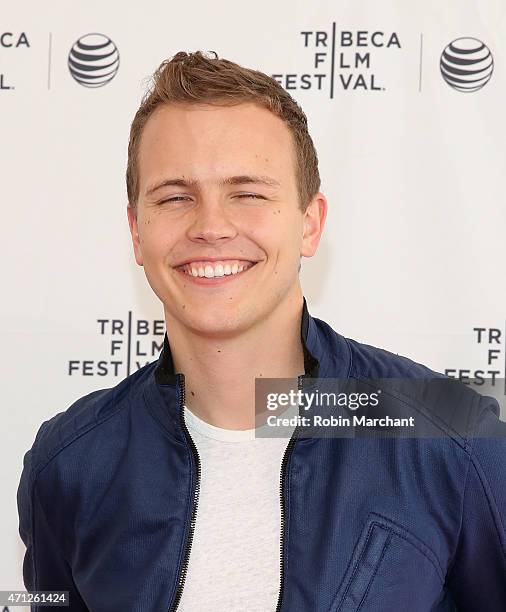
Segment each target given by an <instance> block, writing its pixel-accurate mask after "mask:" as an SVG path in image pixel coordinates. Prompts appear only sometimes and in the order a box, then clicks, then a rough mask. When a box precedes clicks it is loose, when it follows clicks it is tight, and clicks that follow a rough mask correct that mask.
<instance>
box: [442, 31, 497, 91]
mask: <svg viewBox="0 0 506 612" xmlns="http://www.w3.org/2000/svg"><path fill="white" fill-rule="evenodd" d="M439 67H440V69H441V74H442V75H443V79H444V80H445V81H446V82H447V83H448V85H450V86H451V87H453V89H456V90H457V91H464V92H471V91H477V90H478V89H481V88H482V87H483V86H484V85H485V84H486V83H488V81H489V80H490V77H491V76H492V72H493V70H494V59H493V57H492V53H490V49H489V48H488V47H487V46H486V45H485V44H484V43H482V42H481V40H478V39H477V38H457V39H456V40H454V41H453V42H451V43H450V44H449V45H448V46H447V47H446V48H445V49H444V51H443V53H442V54H441V60H440V62H439Z"/></svg>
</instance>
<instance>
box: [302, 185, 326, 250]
mask: <svg viewBox="0 0 506 612" xmlns="http://www.w3.org/2000/svg"><path fill="white" fill-rule="evenodd" d="M327 206H328V205H327V199H326V198H325V196H324V195H323V193H321V192H318V193H317V194H316V195H315V197H314V198H313V199H312V200H311V202H310V203H309V204H308V206H307V208H306V211H305V212H304V218H303V234H302V245H301V249H300V254H301V256H304V257H312V256H313V255H314V254H315V253H316V249H317V248H318V244H319V242H320V238H321V235H322V232H323V227H324V225H325V219H326V218H327Z"/></svg>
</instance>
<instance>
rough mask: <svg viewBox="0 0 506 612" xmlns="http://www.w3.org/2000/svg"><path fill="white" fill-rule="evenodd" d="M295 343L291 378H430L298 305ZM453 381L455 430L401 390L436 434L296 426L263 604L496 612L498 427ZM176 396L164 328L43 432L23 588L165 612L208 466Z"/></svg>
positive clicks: (287, 608) (78, 605)
mask: <svg viewBox="0 0 506 612" xmlns="http://www.w3.org/2000/svg"><path fill="white" fill-rule="evenodd" d="M301 341H302V347H303V349H304V362H305V374H304V375H303V376H301V377H299V383H300V382H301V380H300V379H305V378H309V377H310V378H312V379H316V378H320V379H326V378H339V379H345V380H360V379H364V378H368V379H374V378H378V379H379V378H385V379H386V378H391V379H403V380H406V379H410V378H422V379H423V378H427V377H431V376H433V375H434V374H435V373H434V372H431V371H430V370H428V369H427V368H426V367H424V366H422V365H420V364H417V363H415V362H413V361H411V360H409V359H407V358H405V357H401V356H398V355H394V354H392V353H389V352H387V351H385V350H382V349H378V348H375V347H371V346H368V345H365V344H361V343H358V342H356V341H353V340H350V339H347V338H344V337H343V336H341V335H339V334H338V333H336V332H335V331H334V330H333V329H332V328H331V327H330V326H329V325H328V324H327V323H325V322H324V321H322V320H320V319H317V318H315V317H312V316H310V314H309V313H308V310H307V305H306V300H305V299H304V305H303V312H302V324H301ZM439 376H441V375H439ZM455 385H456V387H455V389H456V390H455V393H456V394H457V402H456V403H457V404H458V411H459V418H458V419H456V420H455V419H452V414H454V413H452V411H449V410H446V409H445V406H443V405H442V403H443V402H441V401H433V399H431V398H432V396H431V394H430V393H428V394H424V393H422V394H420V395H419V396H418V397H414V398H410V397H409V393H407V394H406V393H405V392H404V394H403V395H402V402H403V410H412V411H413V413H416V415H417V418H418V419H422V420H423V422H424V423H425V427H426V429H427V428H428V429H429V430H430V429H431V428H432V429H433V430H434V432H437V435H433V436H432V435H429V436H426V437H417V438H414V437H413V438H409V439H406V438H397V437H389V438H383V437H377V438H375V437H365V436H363V437H353V436H352V437H346V436H343V437H317V436H309V435H308V436H305V435H304V428H303V427H302V430H301V428H300V427H297V428H296V429H295V431H294V432H293V435H292V437H291V438H290V440H289V441H287V447H286V451H285V454H284V458H283V462H282V465H281V466H280V512H281V517H282V521H281V525H282V528H281V535H280V588H279V599H278V604H277V609H276V612H359V611H360V612H429V611H434V612H443V611H444V612H449V611H455V610H458V611H460V612H464V611H465V612H504V611H506V532H505V528H506V431H505V430H506V424H504V423H503V422H502V421H500V420H499V410H498V405H497V402H496V401H495V400H493V399H491V398H487V397H484V396H482V395H480V394H478V393H476V392H475V391H473V390H471V389H470V388H468V387H465V386H464V385H461V384H460V383H455ZM392 397H393V396H392ZM184 401H185V400H184V375H183V374H182V373H176V372H174V367H173V362H172V357H171V351H170V346H169V341H168V338H167V335H166V336H165V339H164V347H163V350H162V352H161V354H160V357H159V359H158V360H157V361H155V362H153V363H150V364H148V365H146V366H145V367H143V368H141V369H140V370H138V371H137V372H135V373H134V374H132V375H130V376H128V377H127V378H126V379H125V380H123V381H122V382H120V383H119V384H118V385H117V386H115V387H114V388H111V389H105V390H100V391H95V392H93V393H90V394H89V395H87V396H85V397H83V398H81V399H79V400H78V401H76V402H75V403H74V404H73V405H72V406H70V408H68V409H67V410H66V411H64V412H61V413H58V414H56V415H55V416H54V417H53V418H51V419H49V420H48V421H45V422H44V423H43V424H42V425H41V427H40V429H39V431H38V432H37V436H36V438H35V441H34V444H33V446H32V448H31V449H30V450H29V451H28V452H27V453H26V454H25V457H24V466H23V472H22V475H21V481H20V484H19V489H18V498H17V501H18V511H19V521H20V522H19V531H20V535H21V538H22V540H23V542H24V543H25V545H26V548H27V550H26V554H25V558H24V564H23V576H24V582H25V586H26V588H27V590H30V591H34V590H39V591H42V590H44V591H51V590H59V591H69V595H70V608H69V609H70V610H72V611H76V612H77V611H79V612H80V611H83V610H90V611H92V612H119V611H120V610H121V611H122V612H126V611H132V612H163V611H166V612H172V611H175V610H177V608H178V605H179V601H180V598H181V594H182V590H183V589H184V583H185V576H186V568H187V566H188V561H189V554H190V550H191V546H192V536H193V529H194V525H195V522H196V521H198V520H199V513H198V498H199V484H200V474H201V470H205V469H206V466H205V465H201V462H200V459H199V456H198V453H197V450H196V448H195V445H194V443H193V441H192V439H191V437H190V435H189V433H188V430H187V428H186V425H185V421H184V416H183V404H184ZM394 403H395V402H394ZM455 422H458V426H456V425H455V424H454V423H455ZM238 486H239V483H238ZM41 608H42V606H38V605H35V606H34V607H32V609H33V610H39V609H41ZM44 609H46V608H44ZM243 609H244V610H245V611H247V610H248V602H247V601H245V602H244V606H243ZM195 612H202V611H195ZM224 612H225V611H224ZM234 612H235V611H234ZM266 612H268V611H266ZM273 612H274V611H273Z"/></svg>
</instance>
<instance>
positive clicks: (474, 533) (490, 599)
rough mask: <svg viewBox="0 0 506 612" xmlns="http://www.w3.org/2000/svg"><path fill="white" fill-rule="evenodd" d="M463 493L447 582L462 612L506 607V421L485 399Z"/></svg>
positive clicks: (498, 610) (492, 611) (491, 611)
mask: <svg viewBox="0 0 506 612" xmlns="http://www.w3.org/2000/svg"><path fill="white" fill-rule="evenodd" d="M481 404H482V405H483V407H484V408H483V411H482V412H481V413H480V416H479V419H478V424H477V427H476V429H475V432H474V433H473V434H472V439H470V444H471V451H470V452H471V456H470V462H469V470H468V474H467V481H466V486H465V491H464V503H463V513H462V525H461V531H460V538H459V543H458V546H457V550H456V554H455V557H454V563H453V567H452V568H451V570H450V572H449V575H448V579H447V583H448V586H449V588H450V591H451V592H452V595H453V597H454V599H455V603H456V604H457V609H458V610H459V612H476V611H477V610H487V612H504V610H506V423H504V422H502V421H501V420H500V419H499V406H498V404H497V402H496V400H494V399H492V398H487V397H482V398H481Z"/></svg>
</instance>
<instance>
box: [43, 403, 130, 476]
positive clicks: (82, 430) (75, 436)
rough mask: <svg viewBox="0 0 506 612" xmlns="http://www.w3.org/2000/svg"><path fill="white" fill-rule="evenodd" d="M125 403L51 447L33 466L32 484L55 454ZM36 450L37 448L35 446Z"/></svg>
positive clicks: (109, 417)
mask: <svg viewBox="0 0 506 612" xmlns="http://www.w3.org/2000/svg"><path fill="white" fill-rule="evenodd" d="M125 405H126V406H129V405H130V398H127V399H126V401H125ZM125 405H121V404H120V405H119V406H118V407H117V408H115V409H114V411H113V412H111V413H110V414H107V415H105V416H104V417H102V418H101V419H99V420H94V421H92V422H91V423H88V424H87V425H85V426H83V428H82V429H81V430H79V431H76V432H74V434H73V435H72V436H71V437H70V438H69V439H68V440H65V441H63V442H62V443H60V444H57V445H55V446H54V447H53V448H52V450H51V451H50V452H49V453H48V455H47V456H46V457H45V461H41V462H40V463H39V464H38V465H37V466H36V467H34V468H33V475H32V478H33V486H35V482H36V480H37V478H38V476H39V475H40V473H41V472H42V471H43V470H44V469H45V468H46V467H47V466H48V465H49V464H50V463H51V462H52V461H53V459H54V458H55V457H56V456H57V455H59V454H60V453H61V452H62V451H63V450H65V449H66V448H67V447H68V446H70V445H71V444H73V443H74V442H75V441H76V440H78V439H79V438H81V437H82V436H84V435H86V434H87V433H88V432H90V431H91V430H93V429H95V427H98V426H99V425H101V424H102V423H105V421H108V420H109V419H111V418H113V417H114V416H116V415H117V414H118V413H119V412H121V410H124V409H125ZM39 444H40V442H39ZM36 446H37V444H34V449H35V448H36ZM37 450H38V448H37Z"/></svg>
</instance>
